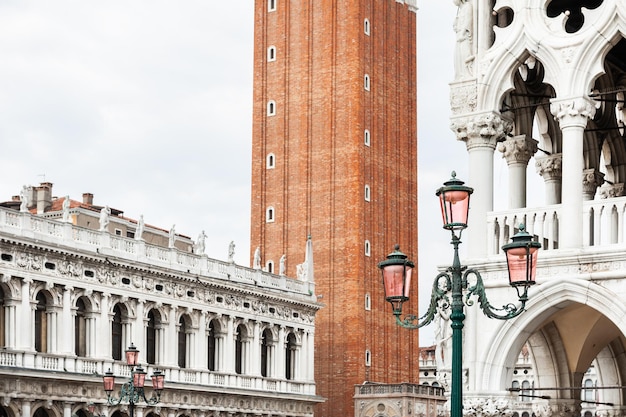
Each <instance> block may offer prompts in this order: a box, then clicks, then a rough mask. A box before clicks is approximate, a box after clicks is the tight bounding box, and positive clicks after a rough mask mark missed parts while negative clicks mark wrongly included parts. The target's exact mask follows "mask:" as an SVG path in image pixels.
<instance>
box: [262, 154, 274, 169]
mask: <svg viewBox="0 0 626 417" xmlns="http://www.w3.org/2000/svg"><path fill="white" fill-rule="evenodd" d="M275 166H276V157H275V156H274V154H273V153H268V154H267V157H266V158H265V168H267V169H272V168H274V167H275Z"/></svg>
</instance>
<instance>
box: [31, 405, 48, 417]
mask: <svg viewBox="0 0 626 417" xmlns="http://www.w3.org/2000/svg"><path fill="white" fill-rule="evenodd" d="M33 417H50V415H49V414H48V412H47V411H46V409H45V407H39V408H38V409H37V411H35V413H34V414H33Z"/></svg>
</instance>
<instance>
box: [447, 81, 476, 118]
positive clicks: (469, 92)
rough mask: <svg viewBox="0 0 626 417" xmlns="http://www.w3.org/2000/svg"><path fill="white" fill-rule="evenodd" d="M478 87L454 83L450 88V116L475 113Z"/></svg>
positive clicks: (473, 84)
mask: <svg viewBox="0 0 626 417" xmlns="http://www.w3.org/2000/svg"><path fill="white" fill-rule="evenodd" d="M477 97H478V87H477V85H476V82H475V81H472V82H471V83H456V84H452V87H451V88H450V106H451V109H452V114H467V113H473V112H474V111H476V100H477Z"/></svg>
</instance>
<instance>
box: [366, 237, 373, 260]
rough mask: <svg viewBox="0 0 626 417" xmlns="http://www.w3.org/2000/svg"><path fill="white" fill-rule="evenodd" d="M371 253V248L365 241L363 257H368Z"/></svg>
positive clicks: (367, 241)
mask: <svg viewBox="0 0 626 417" xmlns="http://www.w3.org/2000/svg"><path fill="white" fill-rule="evenodd" d="M371 253H372V248H371V245H370V241H369V240H366V241H365V256H370V255H371Z"/></svg>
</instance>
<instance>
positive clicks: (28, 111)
mask: <svg viewBox="0 0 626 417" xmlns="http://www.w3.org/2000/svg"><path fill="white" fill-rule="evenodd" d="M388 1H392V0H388ZM253 9H254V3H253V1H252V0H243V1H214V0H184V1H176V2H173V1H170V2H166V1H162V0H157V1H154V0H152V1H146V0H135V1H132V2H129V1H126V0H124V1H121V0H110V1H106V2H95V1H69V0H67V1H66V0H55V1H54V2H51V1H28V2H22V1H17V0H15V1H4V2H1V3H0V56H1V57H2V63H1V64H0V143H1V144H2V150H1V151H0V167H1V168H0V169H1V170H2V181H0V200H2V201H5V200H9V199H10V197H11V196H12V195H17V194H18V193H19V190H20V188H21V187H22V185H25V184H27V185H37V184H38V183H40V182H42V181H44V180H45V181H49V182H52V183H54V188H53V194H54V195H55V196H64V195H68V194H69V195H70V196H71V198H73V199H76V200H80V198H81V195H82V193H85V192H91V193H93V194H94V204H97V205H100V204H102V205H105V204H108V205H110V206H111V207H113V208H116V209H120V210H123V211H124V212H125V215H126V216H129V217H133V218H137V217H139V215H141V214H143V215H144V217H145V221H146V223H149V224H153V225H157V226H160V227H163V228H165V229H169V227H170V226H171V225H172V224H176V231H177V232H178V233H182V234H185V235H188V236H190V237H192V238H194V239H195V238H196V236H197V235H198V234H199V233H200V231H201V230H206V233H207V235H208V240H207V254H208V255H209V256H210V257H213V258H217V259H226V258H227V252H228V244H229V242H230V241H231V240H233V241H235V243H236V253H235V261H236V262H237V263H238V264H241V265H248V259H249V228H250V219H249V218H250V155H251V126H252V57H253V56H252V54H253V49H252V46H253V45H252V42H253V24H254V21H253ZM455 12H456V8H455V7H454V5H453V2H452V0H422V1H420V2H419V11H418V12H417V20H418V33H419V34H418V75H419V79H418V96H419V97H418V100H419V101H418V104H419V111H418V130H419V164H418V167H419V210H420V218H419V225H420V228H419V235H420V241H419V251H420V264H419V265H420V281H421V282H422V283H423V284H422V286H423V287H424V288H425V290H424V291H422V293H423V296H426V297H427V296H428V294H427V292H429V289H430V282H431V281H432V277H434V276H435V275H436V265H438V264H447V263H449V262H451V258H452V251H451V248H450V245H449V235H448V234H447V233H446V232H444V231H443V230H442V229H441V228H440V227H439V224H440V215H439V209H438V203H437V201H436V199H435V197H434V192H435V190H436V189H437V188H438V187H439V186H440V185H441V183H442V182H443V181H445V180H447V179H448V178H449V177H450V171H451V170H452V169H456V170H457V172H458V176H459V177H460V178H462V179H466V178H467V156H466V151H465V146H464V144H463V143H460V142H457V141H456V140H455V138H454V136H453V134H452V132H451V131H450V129H449V127H448V126H449V115H450V111H449V100H448V97H449V86H448V83H449V82H450V81H451V80H452V78H453V71H452V58H453V56H452V48H453V44H454V37H453V31H452V23H453V19H454V14H455ZM468 185H471V184H468ZM390 249H391V248H390ZM424 284H425V285H424ZM421 298H424V297H421ZM427 334H428V332H425V335H427ZM429 342H430V340H428V336H426V337H423V338H422V342H421V344H427V343H429Z"/></svg>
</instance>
